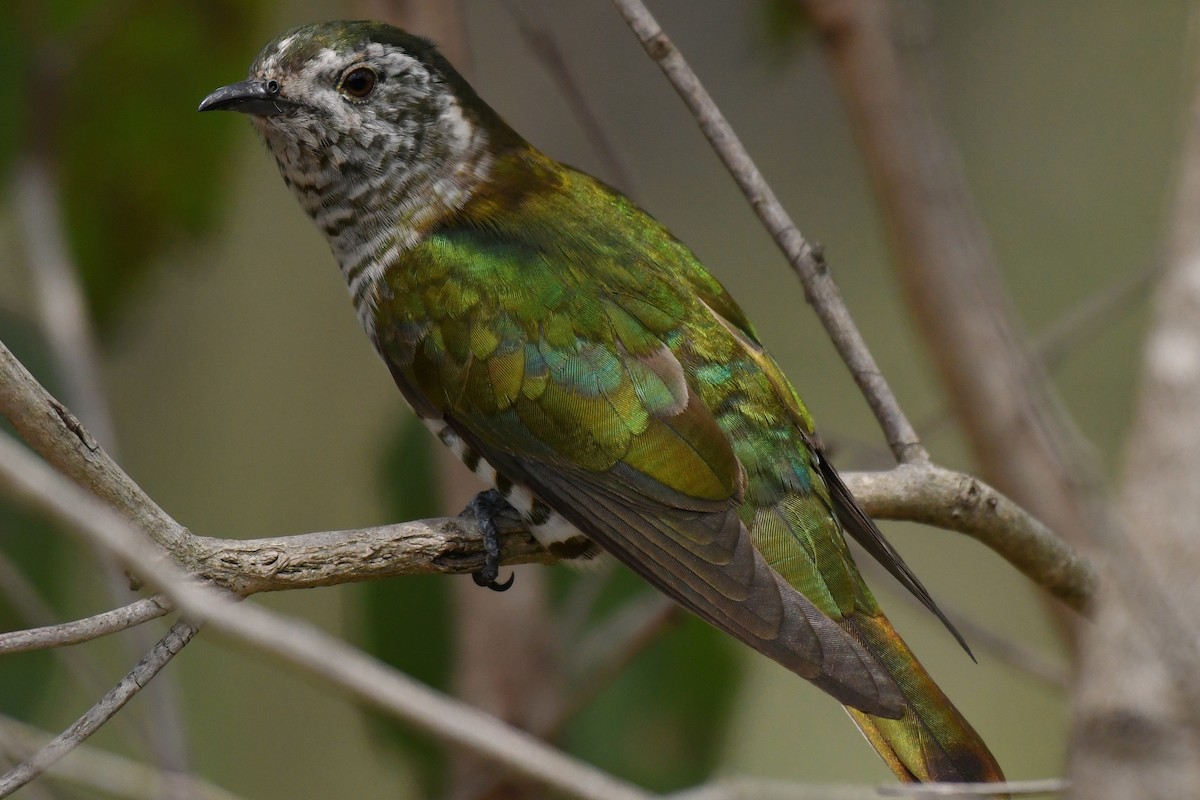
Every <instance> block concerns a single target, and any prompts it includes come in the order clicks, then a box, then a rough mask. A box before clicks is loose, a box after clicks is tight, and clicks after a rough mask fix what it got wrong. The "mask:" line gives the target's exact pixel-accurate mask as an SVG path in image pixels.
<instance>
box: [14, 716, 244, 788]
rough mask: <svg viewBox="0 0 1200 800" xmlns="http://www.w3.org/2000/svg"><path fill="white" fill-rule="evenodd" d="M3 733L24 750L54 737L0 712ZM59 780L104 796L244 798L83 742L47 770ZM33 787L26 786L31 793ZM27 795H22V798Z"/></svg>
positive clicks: (51, 777) (191, 777)
mask: <svg viewBox="0 0 1200 800" xmlns="http://www.w3.org/2000/svg"><path fill="white" fill-rule="evenodd" d="M0 733H2V734H3V735H4V736H5V737H6V738H7V739H8V741H9V742H10V743H13V744H16V745H18V746H19V749H20V750H21V751H23V752H25V753H31V752H33V751H35V750H37V749H38V748H41V747H43V746H44V745H45V744H46V743H47V742H49V741H50V740H51V739H52V738H54V737H52V736H51V735H50V734H48V733H46V732H45V731H41V730H38V729H37V728H34V727H33V726H31V725H26V724H25V723H23V722H20V721H18V720H15V719H13V718H11V717H5V716H3V715H0ZM45 775H46V777H47V778H50V779H53V780H55V781H57V782H59V783H63V784H72V785H75V786H79V787H82V788H86V789H91V790H94V791H99V792H103V793H104V795H105V796H108V795H113V796H115V797H125V798H129V799H130V800H162V798H164V797H169V798H176V797H186V798H189V799H190V800H243V798H239V797H238V796H237V795H234V794H232V793H231V792H228V791H225V790H224V789H221V788H220V787H218V786H214V785H213V784H211V783H209V782H208V781H206V780H204V779H203V778H199V777H196V776H194V775H183V774H180V773H173V772H164V771H163V770H161V769H156V768H154V767H151V766H149V765H147V764H143V763H141V762H139V761H135V760H133V759H130V758H126V757H124V756H120V755H117V754H116V753H112V752H109V751H107V750H102V749H100V748H98V747H91V746H89V745H81V746H79V747H76V748H75V749H74V750H73V751H72V752H71V757H70V758H69V759H67V760H65V761H59V762H57V763H55V764H52V765H51V766H50V767H49V769H47V770H46V773H45ZM32 788H33V787H32V786H26V787H25V792H26V793H28V792H29V791H30V790H31V789H32ZM24 796H25V795H24V794H23V795H22V797H24Z"/></svg>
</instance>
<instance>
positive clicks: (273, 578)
mask: <svg viewBox="0 0 1200 800" xmlns="http://www.w3.org/2000/svg"><path fill="white" fill-rule="evenodd" d="M0 413H2V414H3V415H5V416H7V417H8V418H9V419H10V420H11V421H13V423H14V425H15V426H16V427H17V429H18V431H19V432H20V433H21V434H22V436H24V437H25V439H26V441H28V442H29V443H30V444H32V445H33V447H34V449H36V450H37V451H38V452H39V453H41V454H42V455H43V456H44V457H46V459H47V460H48V461H50V462H51V463H52V464H54V466H56V467H57V468H58V469H59V470H60V471H62V472H63V473H65V474H66V475H68V476H70V477H72V478H74V479H76V480H77V481H78V482H79V483H82V484H83V485H84V486H85V487H87V488H88V489H90V490H91V491H92V492H93V493H94V494H96V495H97V496H99V497H100V498H101V499H103V500H105V501H107V502H108V503H110V504H111V505H112V506H114V507H115V508H116V509H117V510H118V511H120V512H121V513H122V514H125V515H128V516H129V517H130V518H131V519H132V520H133V521H134V522H135V523H136V524H137V526H138V527H139V528H141V529H142V530H144V531H145V532H146V533H147V534H148V535H149V536H150V538H151V540H153V541H154V542H155V543H156V544H158V545H159V546H160V547H161V548H162V549H163V551H164V552H167V553H170V554H171V555H172V556H173V557H174V558H175V559H176V560H177V561H178V562H179V563H180V564H182V565H183V566H184V567H185V568H186V569H187V571H188V572H190V573H192V574H193V575H196V576H198V577H202V578H204V579H206V580H211V581H213V582H215V583H217V584H219V585H221V586H224V587H226V588H228V589H229V590H230V591H233V592H234V593H236V594H239V595H248V594H253V593H255V592H262V591H279V590H283V589H301V588H311V587H315V586H330V585H334V584H338V583H348V582H353V581H362V580H369V579H374V578H381V577H391V576H395V575H401V574H413V573H428V572H438V573H460V572H470V571H473V570H476V569H478V568H479V566H480V565H482V563H483V551H482V547H481V545H480V536H479V532H478V530H477V528H476V525H475V522H474V520H469V519H458V518H455V519H432V520H419V521H414V522H404V523H399V524H396V525H386V526H382V527H377V528H364V529H358V530H349V531H326V532H320V533H309V534H302V535H298V536H285V537H275V538H268V539H245V540H240V539H228V540H227V539H214V538H209V537H201V536H194V535H193V534H192V533H191V532H190V531H188V530H187V529H186V528H184V527H183V526H181V525H179V523H177V522H176V521H175V520H173V519H172V518H171V517H170V516H168V515H167V514H166V512H164V511H163V510H162V509H160V508H159V507H158V506H157V505H155V504H154V503H153V501H151V500H150V498H149V497H147V496H146V495H145V493H144V492H143V491H142V490H141V488H140V487H139V486H138V485H137V484H136V483H134V482H133V480H132V479H131V478H129V476H128V475H126V474H125V473H124V472H123V471H122V470H121V468H120V467H118V466H117V465H116V464H115V463H114V462H113V461H112V460H111V459H110V458H109V457H108V456H107V455H106V454H105V453H104V451H103V450H101V449H100V448H99V447H98V446H96V445H95V443H94V441H92V440H91V437H90V436H89V435H88V434H87V431H86V430H85V429H83V428H82V426H80V425H79V423H78V422H77V421H76V420H75V419H74V417H72V416H71V414H70V412H68V411H67V410H66V409H64V408H63V407H62V406H61V405H60V404H58V403H57V402H56V401H55V400H54V399H53V398H52V397H51V396H50V395H49V394H47V393H46V391H45V390H44V389H43V388H42V387H41V386H40V385H38V383H37V382H36V381H35V380H34V379H33V377H32V376H31V375H29V373H28V372H27V371H26V370H25V368H24V367H23V366H21V364H20V363H19V362H18V361H17V360H16V358H14V357H13V355H12V353H11V352H9V351H8V349H7V348H5V347H4V346H3V344H2V343H0ZM88 442H91V446H89V445H88V444H87V443H88ZM843 477H844V478H845V480H846V483H847V485H848V486H849V487H850V489H851V491H853V492H854V493H855V495H856V497H858V498H859V500H860V502H862V503H863V506H864V508H865V509H866V510H867V511H868V513H871V514H872V515H874V516H876V517H878V518H880V519H907V520H913V521H919V522H926V523H928V524H931V525H937V526H939V527H944V528H948V529H950V530H957V531H962V532H964V533H967V534H968V535H971V536H973V537H975V538H977V539H979V540H980V541H982V542H984V543H985V544H987V545H988V546H989V547H991V548H992V549H994V550H996V551H997V552H998V553H1000V554H1001V555H1002V556H1003V557H1004V558H1006V559H1007V560H1009V561H1010V563H1012V564H1013V565H1014V566H1016V567H1017V568H1018V569H1019V570H1021V571H1022V572H1023V573H1024V574H1026V575H1028V576H1029V577H1030V578H1031V579H1033V580H1034V581H1035V582H1037V583H1038V584H1039V585H1040V586H1043V587H1045V588H1046V589H1047V590H1048V591H1050V592H1051V593H1052V594H1054V595H1055V596H1057V597H1059V598H1060V599H1062V600H1063V601H1064V602H1066V603H1067V604H1068V605H1070V606H1072V607H1073V608H1082V607H1083V605H1084V604H1085V603H1086V600H1087V598H1088V597H1089V596H1090V594H1091V592H1092V590H1093V587H1094V584H1095V578H1094V575H1093V574H1092V571H1091V569H1090V567H1089V566H1088V565H1087V563H1086V562H1085V561H1084V560H1083V559H1081V558H1080V557H1079V556H1077V555H1075V554H1074V553H1072V552H1071V551H1070V549H1069V548H1068V547H1066V546H1065V545H1063V544H1062V543H1061V542H1060V541H1058V540H1057V539H1056V538H1055V537H1054V536H1053V535H1051V534H1050V533H1049V532H1048V531H1047V530H1046V529H1045V527H1044V526H1042V525H1041V524H1040V523H1039V522H1038V521H1037V520H1035V519H1033V518H1032V517H1031V516H1029V515H1028V514H1027V513H1025V512H1024V511H1023V510H1022V509H1021V508H1020V507H1018V506H1016V505H1015V504H1013V503H1011V502H1010V501H1008V500H1006V499H1005V498H1004V497H1003V496H1002V495H1000V494H999V493H997V492H996V491H995V490H993V489H991V488H990V487H988V486H987V485H986V484H984V483H982V482H980V481H977V480H976V479H974V478H970V477H968V476H965V475H961V474H959V473H953V472H950V471H948V470H944V469H941V468H939V467H932V466H931V467H928V468H926V467H921V466H917V465H903V466H902V467H898V468H897V469H895V470H893V471H891V472H888V473H867V474H861V473H847V474H846V475H844V476H843ZM502 522H503V521H502ZM501 543H502V547H503V553H504V562H505V563H506V564H519V563H549V562H550V561H552V560H553V559H552V558H551V556H550V555H549V554H548V553H547V552H546V551H545V550H543V549H542V548H541V547H540V546H539V545H538V544H537V543H536V542H535V541H534V540H533V539H532V537H531V536H530V535H529V534H528V532H527V531H525V530H524V529H523V528H522V527H521V526H520V524H519V522H517V521H516V520H515V519H514V520H509V521H507V522H504V524H502V525H501Z"/></svg>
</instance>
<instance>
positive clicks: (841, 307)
mask: <svg viewBox="0 0 1200 800" xmlns="http://www.w3.org/2000/svg"><path fill="white" fill-rule="evenodd" d="M613 5H615V6H616V7H617V10H618V11H619V12H620V13H621V16H623V17H624V18H625V21H626V22H627V23H629V27H630V29H632V30H633V32H634V34H635V35H636V36H637V37H638V39H639V40H640V41H641V43H642V47H644V48H645V49H646V53H647V54H649V56H650V57H651V58H652V59H654V61H655V63H657V64H658V66H659V68H660V69H662V71H663V73H664V74H665V75H666V76H667V79H668V80H669V81H670V82H671V85H672V86H674V87H675V91H676V92H678V93H679V96H680V97H681V98H683V102H684V103H685V104H686V105H687V107H688V109H689V110H691V112H692V114H693V115H694V116H695V117H696V122H697V124H698V125H699V126H700V130H701V131H702V132H703V133H704V136H705V137H706V138H707V139H708V141H709V143H710V144H711V145H712V148H713V150H714V151H716V153H717V155H718V156H719V157H720V158H721V161H723V162H724V164H725V167H726V168H727V169H728V170H729V172H730V174H731V175H732V176H733V178H734V180H735V181H737V184H738V186H739V187H741V190H742V193H743V194H745V195H746V199H747V200H748V201H749V202H750V205H751V206H752V207H753V208H754V211H755V213H756V214H758V218H759V219H760V220H761V221H762V223H763V225H764V226H765V227H766V228H767V230H768V231H769V232H770V234H771V237H772V238H773V239H774V240H775V243H776V244H777V245H778V246H779V249H780V250H781V251H783V254H784V256H786V257H787V260H788V263H790V264H791V265H792V269H794V270H795V271H796V274H797V275H799V276H800V283H801V284H802V285H803V286H804V296H805V298H806V299H807V300H808V302H809V304H810V305H811V306H812V307H813V309H814V310H815V311H816V313H817V316H818V317H819V318H820V320H821V324H822V325H824V326H825V331H826V332H827V333H828V334H829V338H830V339H831V340H832V341H833V345H834V347H836V348H837V351H838V355H840V356H841V358H842V361H844V362H845V364H846V366H847V367H848V368H849V369H850V374H851V375H853V376H854V381H855V383H857V384H858V387H859V389H860V390H861V391H862V393H863V396H864V397H865V398H866V400H867V404H868V405H869V406H870V407H871V411H872V412H874V414H875V418H876V419H877V420H878V421H879V425H880V427H882V428H883V433H884V436H885V437H886V438H887V442H888V446H889V447H890V448H891V450H892V453H893V455H895V457H896V460H897V461H899V462H901V463H910V462H911V463H917V464H921V463H925V462H928V461H929V454H928V453H927V452H925V448H924V447H923V446H922V445H921V442H920V440H919V439H918V438H917V434H916V431H914V430H913V426H912V423H910V422H909V421H908V417H907V416H906V415H905V413H904V410H903V409H902V408H900V403H899V401H898V400H896V396H895V394H893V393H892V389H891V387H890V386H889V385H888V382H887V380H886V379H885V378H884V377H883V373H882V372H881V371H880V370H879V367H878V366H877V365H876V363H875V357H874V356H872V355H871V351H870V350H868V349H867V344H866V341H865V340H864V339H863V337H862V334H861V333H859V331H858V328H857V327H856V326H855V324H854V320H853V319H851V317H850V312H849V310H848V309H847V308H846V303H845V301H843V300H842V294H841V291H840V290H839V289H838V287H837V284H836V283H834V281H833V278H832V276H831V275H830V274H829V267H828V265H827V264H826V263H825V259H824V257H823V256H822V254H821V252H820V250H819V249H818V248H816V247H814V246H813V245H811V244H809V243H808V242H807V241H806V240H805V239H804V237H803V236H802V235H801V234H800V231H799V230H798V229H797V228H796V225H795V223H794V222H792V220H791V218H790V217H788V214H787V212H786V211H784V209H783V205H782V204H781V203H780V202H779V199H778V198H777V197H775V193H774V192H773V191H772V190H771V187H770V186H768V185H767V182H766V180H765V179H764V178H763V176H762V173H761V172H759V171H758V167H756V166H755V165H754V161H753V160H752V159H751V158H750V154H749V153H747V152H746V148H745V147H743V146H742V143H741V142H740V141H739V140H738V138H737V134H735V133H734V132H733V128H732V127H730V125H729V122H728V121H727V120H726V119H725V116H724V115H723V114H722V113H721V110H720V109H719V108H717V105H716V103H714V102H713V99H712V97H710V96H709V94H708V92H707V90H705V88H704V86H703V85H701V83H700V79H699V78H697V77H696V73H695V72H693V71H692V69H691V67H689V66H688V64H687V62H686V61H684V58H683V55H682V54H681V53H680V52H679V50H678V49H676V47H675V45H674V44H672V43H671V40H670V39H668V38H667V35H666V34H665V33H663V30H662V28H660V27H659V25H658V23H657V22H656V21H655V20H654V17H653V16H651V15H650V12H649V11H648V10H647V9H646V6H645V4H643V3H642V2H641V0H613Z"/></svg>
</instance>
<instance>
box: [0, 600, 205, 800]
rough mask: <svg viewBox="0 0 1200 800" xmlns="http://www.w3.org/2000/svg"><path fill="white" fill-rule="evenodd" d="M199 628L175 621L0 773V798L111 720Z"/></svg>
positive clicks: (189, 623) (19, 786) (7, 794)
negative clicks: (100, 693) (62, 726)
mask: <svg viewBox="0 0 1200 800" xmlns="http://www.w3.org/2000/svg"><path fill="white" fill-rule="evenodd" d="M198 630H199V627H198V626H196V625H194V624H193V623H191V622H188V621H185V620H181V621H179V622H176V623H175V624H174V625H173V626H172V627H171V630H169V631H167V634H166V636H164V637H163V638H162V639H160V640H159V642H158V644H156V645H155V646H154V649H153V650H151V651H150V652H149V653H148V654H147V655H146V657H145V658H143V659H142V660H141V661H140V662H138V664H137V666H135V667H134V668H133V670H131V671H130V672H129V674H128V675H126V676H125V677H124V678H122V679H121V682H120V683H118V684H117V685H116V686H114V687H113V688H112V689H111V690H110V691H109V692H108V693H107V694H105V695H104V697H102V698H100V700H99V701H98V702H97V703H96V704H95V705H94V706H92V707H91V708H90V709H88V710H87V712H86V713H85V714H84V715H83V716H82V717H80V718H79V719H78V720H76V721H75V723H74V724H73V725H71V727H69V728H67V729H66V730H65V731H63V732H62V733H61V734H59V735H58V736H56V737H54V739H52V740H51V741H50V742H48V743H46V745H44V746H43V747H42V748H41V749H39V750H38V751H37V752H36V753H34V754H33V755H32V756H30V757H29V758H28V759H26V760H25V761H24V762H23V763H21V764H20V765H18V766H17V767H15V768H14V769H12V770H9V771H8V772H7V773H5V774H4V775H0V797H8V796H9V795H10V794H12V793H13V792H15V791H16V790H17V789H20V788H21V787H22V786H24V785H25V784H27V783H29V782H30V781H31V780H33V779H34V778H36V777H38V776H39V775H41V774H42V773H43V772H45V771H46V769H47V768H48V767H49V766H50V765H51V764H53V763H54V762H55V761H57V760H58V759H60V758H62V757H63V756H65V755H66V754H67V753H69V752H71V751H72V750H73V749H75V748H76V747H78V746H79V745H80V744H81V743H82V742H83V740H84V739H86V738H87V737H89V736H91V735H92V734H93V733H95V732H96V731H97V730H99V728H100V726H101V725H103V724H104V723H106V722H108V721H109V720H110V719H112V717H113V715H114V714H116V713H117V712H118V711H120V710H121V709H122V708H123V707H124V706H125V704H126V703H128V702H129V701H130V700H131V699H132V698H133V696H134V695H135V694H137V693H138V692H139V691H141V689H142V687H143V686H145V685H146V684H147V683H149V682H150V680H151V679H153V678H154V676H155V675H157V674H158V672H159V671H160V670H161V669H162V668H163V667H165V666H166V665H167V662H169V661H170V660H171V659H172V658H174V657H175V654H176V653H178V652H179V651H180V650H182V649H183V648H184V646H185V645H186V644H187V643H188V642H189V641H191V639H192V637H193V636H195V635H196V631H198Z"/></svg>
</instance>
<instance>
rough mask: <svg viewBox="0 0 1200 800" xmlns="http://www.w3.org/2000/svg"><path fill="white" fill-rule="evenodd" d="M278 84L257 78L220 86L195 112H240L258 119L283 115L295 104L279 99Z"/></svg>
mask: <svg viewBox="0 0 1200 800" xmlns="http://www.w3.org/2000/svg"><path fill="white" fill-rule="evenodd" d="M279 89H280V87H279V82H278V81H273V80H260V79H257V78H254V79H251V80H248V81H241V82H240V83H231V84H229V85H228V86H222V87H221V88H220V89H217V90H216V91H215V92H213V93H212V94H210V95H209V96H208V97H206V98H204V100H202V101H201V102H200V107H199V108H197V109H196V110H197V111H240V112H242V113H243V114H254V115H255V116H259V117H271V116H275V115H276V114H285V113H287V112H288V111H290V110H292V109H293V108H295V107H296V104H295V103H293V102H291V101H289V100H284V99H283V98H281V97H279Z"/></svg>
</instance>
